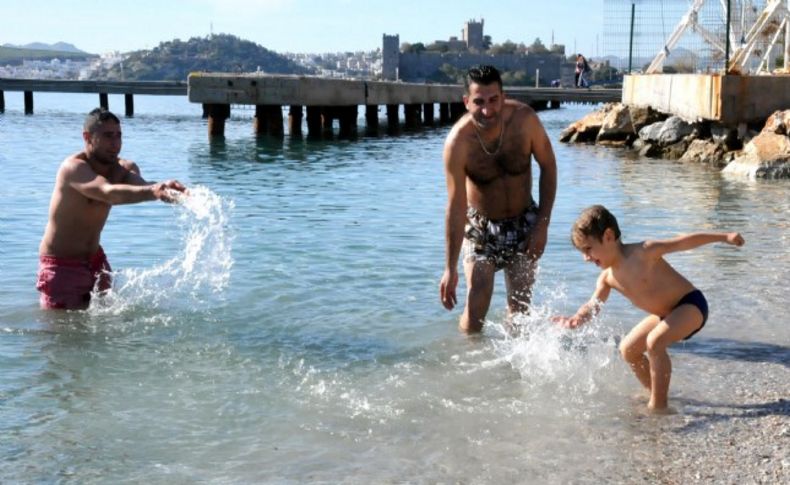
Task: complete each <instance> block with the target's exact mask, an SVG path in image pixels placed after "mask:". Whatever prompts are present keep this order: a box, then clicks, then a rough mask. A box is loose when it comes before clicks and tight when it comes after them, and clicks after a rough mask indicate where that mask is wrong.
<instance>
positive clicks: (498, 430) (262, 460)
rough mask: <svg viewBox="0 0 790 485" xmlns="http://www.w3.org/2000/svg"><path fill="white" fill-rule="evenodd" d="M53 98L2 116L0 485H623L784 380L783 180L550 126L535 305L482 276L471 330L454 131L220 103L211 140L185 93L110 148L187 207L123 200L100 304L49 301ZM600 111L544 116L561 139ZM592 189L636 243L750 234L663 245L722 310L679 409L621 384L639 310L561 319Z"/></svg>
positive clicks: (62, 116) (699, 341) (787, 267)
mask: <svg viewBox="0 0 790 485" xmlns="http://www.w3.org/2000/svg"><path fill="white" fill-rule="evenodd" d="M37 99H38V98H37ZM68 99H80V100H81V99H83V98H68ZM42 101H44V102H42V103H41V106H42V109H41V110H40V111H39V112H37V114H36V115H34V116H33V117H25V116H24V115H22V114H21V113H18V112H17V111H16V108H14V107H13V106H10V109H9V110H8V111H7V112H6V114H4V115H1V116H0V123H4V125H3V129H2V130H0V146H2V147H4V148H5V147H11V148H5V149H4V150H3V152H2V153H0V159H2V160H3V163H4V164H5V165H4V166H6V169H7V170H6V177H7V180H6V183H5V184H2V186H0V194H1V195H2V197H0V218H2V231H0V255H2V257H3V265H2V266H0V271H2V273H0V274H2V276H3V278H2V280H3V282H2V284H1V285H0V339H1V340H0V342H1V343H0V371H2V372H3V376H4V378H3V380H2V381H0V403H2V406H0V433H1V434H2V435H3V436H4V437H5V439H4V440H2V441H1V442H0V456H2V459H3V462H4V467H3V468H2V471H0V477H1V478H0V481H8V482H15V481H52V477H59V479H61V480H64V481H77V482H85V481H115V479H121V480H131V481H139V482H152V481H153V482H187V481H189V482H192V481H204V480H207V479H208V480H213V481H241V482H320V481H325V482H331V483H334V482H342V481H355V482H371V483H381V482H402V481H407V482H457V481H459V480H461V481H468V482H470V483H499V482H504V481H508V480H509V481H514V482H523V481H524V477H525V476H526V477H531V478H532V479H534V480H535V481H536V482H574V481H582V482H584V481H589V482H595V483H600V482H612V481H614V482H623V481H625V482H627V481H630V480H632V479H633V477H634V476H638V477H642V476H643V475H644V476H646V477H650V476H653V477H655V476H654V475H651V474H650V473H649V470H652V469H654V467H655V466H659V465H661V464H659V465H655V463H654V460H655V459H656V458H655V451H656V447H657V445H656V443H660V444H661V446H660V447H661V452H662V460H664V462H663V463H664V465H665V466H671V464H672V463H673V462H674V459H675V457H677V456H680V454H682V453H685V452H686V448H684V443H686V442H689V440H691V441H692V442H708V441H710V442H715V439H711V440H708V439H707V438H708V437H709V435H708V434H707V433H711V431H710V429H711V428H710V426H709V425H710V424H711V423H715V424H717V425H727V424H728V422H729V421H728V420H737V419H741V418H748V417H749V416H758V415H760V413H774V414H776V415H781V413H782V412H784V411H782V410H783V409H785V408H783V407H782V406H783V404H782V403H778V402H777V401H776V400H775V399H773V398H765V399H762V400H757V401H750V402H744V401H743V397H742V396H744V395H759V394H760V392H761V391H763V390H764V389H766V388H771V389H773V390H775V391H776V392H779V391H782V389H783V388H782V386H784V388H785V389H786V388H787V386H788V384H787V383H788V380H787V379H786V374H782V373H783V372H784V373H786V371H787V367H788V364H787V361H788V350H787V348H786V345H785V344H786V343H787V342H790V327H788V326H787V325H785V322H786V318H785V316H784V315H785V307H786V304H785V300H786V296H785V293H786V287H787V284H786V283H787V281H788V280H789V279H790V250H789V248H790V242H789V241H788V239H789V238H788V234H790V232H789V231H788V228H790V201H789V200H788V198H787V196H786V194H787V184H786V183H783V182H781V181H769V182H760V183H753V182H740V181H731V180H724V179H722V178H721V177H719V175H718V174H717V173H716V172H715V171H713V170H712V169H711V168H709V167H707V166H701V165H700V166H697V165H684V164H680V163H678V162H673V161H661V160H638V159H633V158H632V157H629V156H627V155H626V153H625V152H618V151H616V150H607V149H602V148H600V147H595V146H571V145H563V144H555V151H556V153H557V159H558V165H559V191H558V194H557V200H556V203H555V211H554V215H553V218H552V226H551V227H550V232H549V245H548V246H547V250H546V253H545V255H544V257H543V259H542V260H541V269H540V273H539V276H538V282H537V285H536V287H535V296H534V301H535V305H534V307H533V311H532V312H531V313H530V315H528V316H520V317H518V318H517V319H516V324H517V325H516V327H517V332H516V333H510V332H509V331H505V329H504V327H503V322H504V316H505V303H504V288H503V286H504V285H503V284H502V282H501V279H500V280H497V287H496V288H495V297H494V301H493V302H492V307H491V311H490V313H489V322H488V323H487V325H486V331H485V333H484V335H482V336H479V337H477V338H466V337H463V336H461V335H459V334H458V332H457V331H456V325H457V318H458V316H459V312H458V311H455V312H452V313H448V312H446V311H444V309H443V308H442V307H441V305H440V304H439V301H438V287H437V285H438V281H439V278H440V276H441V271H442V269H443V258H444V228H443V217H444V207H445V203H446V189H445V185H444V183H445V182H444V173H443V164H442V160H441V152H442V145H443V141H444V137H445V135H446V133H447V130H448V128H447V127H443V128H436V129H430V130H425V131H420V132H414V133H406V134H404V135H402V136H398V137H390V136H386V135H385V134H379V136H376V137H363V136H360V137H358V138H357V139H356V140H353V141H348V140H332V141H326V140H311V139H308V138H307V137H304V138H301V139H297V138H291V137H288V136H286V137H284V138H283V139H279V140H278V139H271V138H268V139H267V138H256V137H254V136H253V135H252V129H251V126H250V125H251V123H250V120H247V119H231V120H229V122H228V124H227V127H226V136H225V137H224V138H223V139H221V140H213V141H211V142H209V141H208V140H207V137H206V126H205V121H203V120H201V119H200V113H199V109H196V112H193V108H194V106H191V105H190V106H187V107H181V108H179V106H178V105H174V104H164V105H162V106H158V107H157V106H151V107H150V109H151V110H152V111H150V112H146V111H145V110H144V109H143V108H142V105H141V104H140V103H137V100H136V104H137V106H136V107H137V108H138V109H137V111H138V112H139V113H140V114H139V115H138V116H136V117H135V118H133V119H131V120H123V121H122V122H123V124H124V137H125V140H124V153H125V154H126V155H127V156H128V157H129V158H130V159H133V160H135V161H136V162H137V163H138V164H139V165H140V167H141V168H142V171H143V174H144V176H145V177H146V178H150V179H152V180H164V179H166V178H178V179H180V180H183V181H185V182H186V183H187V184H188V185H189V186H190V187H191V188H192V190H193V191H194V197H193V198H192V199H190V201H192V202H194V204H192V205H190V204H185V205H180V206H167V205H164V204H159V203H148V204H138V205H131V206H120V207H115V208H113V211H112V214H111V216H110V219H109V221H108V223H107V227H106V228H105V230H104V234H103V237H102V244H103V246H104V247H105V249H106V250H107V253H108V255H109V258H110V260H111V263H112V265H113V267H114V268H115V269H116V270H117V274H116V285H115V288H114V291H113V294H112V295H111V296H110V297H108V298H106V299H104V300H99V301H97V302H96V304H95V305H94V306H93V307H92V308H91V309H90V310H89V311H87V312H59V313H53V312H41V311H40V310H38V308H37V295H36V294H35V291H34V290H33V282H34V280H35V271H36V261H37V260H36V249H37V244H38V241H39V239H40V237H41V233H42V231H43V227H44V222H45V215H46V210H47V205H48V202H49V195H50V191H51V188H52V179H53V177H54V174H55V170H56V168H57V164H58V163H59V162H60V160H62V159H63V157H64V156H65V155H66V154H68V153H70V152H72V151H76V150H77V149H78V148H79V144H80V135H79V131H80V123H81V116H82V115H81V113H82V111H87V109H88V108H86V109H84V110H83V107H82V106H81V105H79V104H78V102H77V101H72V102H69V101H67V100H64V99H59V98H58V99H48V98H46V97H44V98H42ZM50 102H51V103H53V105H52V106H54V105H55V103H59V104H58V106H59V107H57V108H48V107H47V106H48V105H49V103H50ZM80 102H81V101H80ZM93 102H95V100H93V99H92V100H91V103H93ZM145 102H148V101H145ZM70 103H71V104H70ZM152 103H153V102H152ZM164 103H170V101H167V102H164ZM154 104H155V103H154ZM588 109H589V107H578V106H570V107H569V108H568V109H562V110H557V111H549V112H544V113H541V117H542V119H543V120H544V122H545V125H546V127H547V130H548V132H549V134H550V136H551V137H552V139H556V137H557V134H558V133H559V131H560V130H561V129H563V128H564V127H565V126H567V124H568V123H569V122H570V121H572V120H575V119H578V118H580V117H581V116H582V115H583V114H584V113H585V112H586V110H588ZM157 110H159V111H157ZM179 110H180V111H179ZM8 150H11V151H8ZM9 154H10V155H9ZM201 187H202V188H201ZM198 202H199V203H198ZM593 203H603V204H605V205H607V206H608V207H609V208H610V209H611V210H612V211H613V212H614V213H615V214H616V215H617V217H618V219H619V220H620V222H621V226H622V228H623V232H624V238H625V239H626V240H629V241H636V240H640V239H643V238H654V237H666V236H671V235H675V234H678V233H682V232H689V231H696V230H738V231H740V232H742V233H743V234H744V236H745V237H746V240H747V244H746V246H744V247H743V248H731V247H727V246H721V245H711V246H705V247H702V248H699V249H697V250H694V251H690V252H685V253H679V254H673V255H671V256H670V258H669V259H670V262H671V263H672V264H673V265H674V266H676V267H677V268H678V270H680V271H681V272H682V273H683V274H684V275H686V276H687V277H688V278H689V279H690V280H691V281H692V282H694V284H695V285H697V286H698V287H700V288H702V289H703V290H704V291H705V293H706V296H707V297H708V299H709V302H710V305H711V315H710V320H709V323H708V324H707V325H706V327H705V330H704V331H703V332H701V333H700V334H698V336H695V337H694V339H692V340H691V341H689V342H687V343H684V344H681V345H678V346H677V347H676V348H674V349H673V350H672V351H671V352H672V355H673V366H674V369H675V373H674V374H673V384H672V390H671V391H672V396H671V399H672V402H673V404H674V405H676V406H677V407H678V408H679V409H680V414H679V415H677V416H675V417H670V418H667V419H665V420H663V421H660V420H658V421H657V420H655V419H652V418H651V417H648V416H645V415H644V414H643V412H642V410H643V408H644V402H643V398H642V397H641V396H640V397H636V398H633V397H632V396H633V395H634V394H635V393H637V392H638V390H639V387H638V384H637V383H636V380H635V379H634V377H633V376H632V375H631V372H630V371H629V370H628V369H627V368H626V366H625V365H624V364H623V363H622V362H621V360H620V357H619V355H618V352H617V342H618V341H619V339H620V337H621V336H622V335H623V334H624V332H625V331H627V330H628V329H629V328H631V326H633V325H634V324H635V323H636V322H638V321H639V320H641V318H643V316H644V315H642V314H641V313H640V312H639V311H637V310H635V309H634V308H632V307H631V305H630V304H628V302H627V301H625V300H624V299H623V298H620V297H619V296H612V298H610V300H609V302H608V303H607V305H606V308H605V311H604V312H603V313H602V314H601V316H600V317H599V318H598V319H597V320H596V321H594V322H591V323H590V324H589V325H587V326H585V327H583V328H582V329H581V330H579V331H577V332H569V331H566V330H562V329H558V328H557V327H555V326H554V325H552V324H551V323H550V316H552V315H555V314H567V313H569V312H572V311H574V310H575V309H576V308H577V307H578V305H579V304H581V303H582V302H584V301H585V300H586V299H587V298H589V295H590V293H591V292H592V290H593V288H594V283H595V279H596V277H597V274H598V272H597V270H596V268H595V267H593V266H592V265H589V264H585V263H584V262H583V260H582V258H581V256H580V255H579V254H578V252H577V251H576V250H575V249H573V247H572V246H571V244H570V241H569V230H570V226H571V224H572V222H573V220H574V219H575V218H576V216H577V215H578V213H579V212H580V211H581V209H583V208H584V207H586V206H588V205H590V204H593ZM459 295H463V288H459ZM733 382H736V383H737V386H736V387H737V388H738V389H739V390H740V391H742V393H741V394H738V393H733V392H732V389H733ZM788 393H790V389H786V392H785V395H787V394H788ZM739 406H741V407H739ZM763 415H766V414H763ZM694 440H697V441H694ZM700 459H701V460H702V459H704V456H702V457H701V458H700ZM664 465H661V466H664ZM651 467H653V468H651ZM635 470H638V471H643V472H644V473H643V474H640V473H636V475H634V473H635ZM60 477H62V478H60ZM579 477H584V478H583V479H581V478H579Z"/></svg>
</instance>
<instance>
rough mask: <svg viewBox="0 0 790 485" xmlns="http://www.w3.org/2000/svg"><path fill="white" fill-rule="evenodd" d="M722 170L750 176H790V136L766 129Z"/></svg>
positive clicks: (727, 172)
mask: <svg viewBox="0 0 790 485" xmlns="http://www.w3.org/2000/svg"><path fill="white" fill-rule="evenodd" d="M722 172H723V173H725V174H730V175H741V176H747V177H749V178H790V138H788V137H787V136H785V135H780V134H777V133H773V132H771V131H769V130H764V131H763V132H761V133H760V134H759V135H757V136H756V137H754V138H752V140H751V141H750V142H749V143H747V144H746V146H744V148H743V151H742V152H741V154H740V155H739V156H737V157H736V158H735V159H734V160H733V161H732V162H730V163H729V164H728V165H727V166H726V167H725V168H724V170H723V171H722Z"/></svg>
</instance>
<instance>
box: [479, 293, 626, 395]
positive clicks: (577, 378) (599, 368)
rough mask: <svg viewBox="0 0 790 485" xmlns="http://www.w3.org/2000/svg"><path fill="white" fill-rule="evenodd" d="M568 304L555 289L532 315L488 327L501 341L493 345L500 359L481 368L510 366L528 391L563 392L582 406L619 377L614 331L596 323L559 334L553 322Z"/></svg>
mask: <svg viewBox="0 0 790 485" xmlns="http://www.w3.org/2000/svg"><path fill="white" fill-rule="evenodd" d="M565 298H566V294H565V291H564V290H563V289H562V288H556V289H555V291H554V292H553V294H552V295H551V296H550V297H549V298H548V300H547V301H545V302H544V303H542V304H538V305H533V306H532V308H531V309H530V312H529V313H528V314H519V315H515V316H514V318H513V319H512V321H511V322H499V323H497V322H489V325H490V326H491V327H493V328H494V329H496V330H498V331H499V332H500V333H501V334H502V337H503V338H501V339H493V340H492V345H493V346H494V354H495V355H496V357H495V358H494V359H492V360H489V361H487V362H484V363H483V365H484V366H494V365H502V364H507V365H509V366H510V367H512V368H513V369H514V370H515V371H516V372H518V373H519V375H520V376H521V381H522V383H523V384H524V386H526V387H527V388H528V389H530V390H536V391H537V390H544V391H550V392H552V393H557V392H560V393H562V394H567V395H570V396H577V398H578V400H582V399H583V398H584V396H589V395H592V394H595V393H596V392H598V391H599V390H600V388H601V387H602V386H606V385H607V384H606V383H607V382H608V381H609V380H610V379H612V378H613V377H615V376H616V375H617V372H618V371H616V370H615V368H616V367H617V366H615V365H614V363H615V362H616V361H617V358H618V353H617V345H616V342H615V340H614V337H613V336H612V331H611V328H610V327H609V326H608V325H602V324H601V321H600V320H599V319H598V318H594V319H592V320H591V321H589V322H587V323H586V324H585V325H583V326H581V327H579V328H576V329H573V330H569V329H565V328H561V327H560V326H558V325H557V324H555V323H554V322H552V320H551V319H552V317H553V316H555V315H557V314H558V312H557V310H556V309H557V308H562V307H563V306H564V305H561V304H560V303H561V302H562V301H563V300H564V299H565ZM613 373H614V374H613ZM574 400H576V399H574Z"/></svg>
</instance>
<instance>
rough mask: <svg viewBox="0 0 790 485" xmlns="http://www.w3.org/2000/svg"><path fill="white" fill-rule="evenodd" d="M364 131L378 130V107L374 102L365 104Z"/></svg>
mask: <svg viewBox="0 0 790 485" xmlns="http://www.w3.org/2000/svg"><path fill="white" fill-rule="evenodd" d="M365 131H367V132H368V133H376V132H378V131H379V107H378V106H377V105H375V104H369V105H367V106H365Z"/></svg>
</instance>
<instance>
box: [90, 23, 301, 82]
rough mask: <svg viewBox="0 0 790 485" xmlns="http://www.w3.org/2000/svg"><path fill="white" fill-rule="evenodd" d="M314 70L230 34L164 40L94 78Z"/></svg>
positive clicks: (175, 78)
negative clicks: (183, 39) (209, 72)
mask: <svg viewBox="0 0 790 485" xmlns="http://www.w3.org/2000/svg"><path fill="white" fill-rule="evenodd" d="M259 68H260V70H262V71H265V72H267V73H271V74H274V73H277V74H310V72H308V71H307V70H306V69H305V68H303V67H302V66H299V65H298V64H296V63H294V62H292V61H290V60H288V59H286V58H285V57H283V56H281V55H279V54H277V53H275V52H272V51H270V50H268V49H266V48H264V47H262V46H260V45H258V44H256V43H254V42H250V41H247V40H242V39H239V38H238V37H236V36H233V35H228V34H218V35H210V36H208V37H193V38H191V39H189V40H188V41H186V42H184V41H181V40H179V39H175V40H172V41H169V42H162V43H161V44H159V45H158V46H157V47H154V48H153V49H151V50H141V51H135V52H131V53H129V55H128V57H127V58H125V59H124V60H123V63H122V64H115V65H113V66H112V67H109V68H102V69H99V70H97V71H95V72H94V73H93V74H92V76H91V77H92V78H94V79H110V80H116V79H124V80H127V81H183V80H186V78H187V76H188V75H189V73H190V72H197V71H216V72H252V71H256V70H258V69H259Z"/></svg>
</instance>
